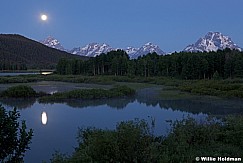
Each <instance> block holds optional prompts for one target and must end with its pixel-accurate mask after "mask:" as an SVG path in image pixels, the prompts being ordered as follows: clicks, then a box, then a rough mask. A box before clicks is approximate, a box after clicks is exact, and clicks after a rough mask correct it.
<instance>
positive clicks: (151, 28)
mask: <svg viewBox="0 0 243 163" xmlns="http://www.w3.org/2000/svg"><path fill="white" fill-rule="evenodd" d="M242 6H243V0H232V1H230V0H69V1H67V0H41V1H33V0H23V1H20V0H6V1H2V2H1V5H0V15H1V24H0V33H18V34H21V35H24V36H26V37H28V38H31V39H34V40H42V39H44V38H46V37H47V36H49V35H51V36H53V37H55V38H57V39H58V40H59V41H60V42H61V43H62V45H63V46H64V47H65V48H67V49H71V48H73V47H78V46H84V45H86V44H88V43H91V42H98V43H108V44H109V45H111V46H112V47H114V48H124V47H126V46H130V45H132V46H135V47H140V46H141V45H143V44H144V43H146V42H149V41H150V42H153V43H155V44H157V45H159V46H160V48H161V49H162V50H164V51H166V52H171V51H180V50H182V49H184V48H185V47H186V46H187V45H188V44H191V43H194V42H195V41H197V39H198V38H199V37H202V36H204V35H205V34H206V33H207V32H209V31H219V32H221V33H223V34H225V35H228V36H230V37H231V38H232V39H233V41H234V42H235V43H236V44H238V45H239V46H241V47H243V19H242V15H243V8H242ZM41 13H46V14H47V15H48V17H49V19H48V21H47V22H42V21H41V20H40V14H41Z"/></svg>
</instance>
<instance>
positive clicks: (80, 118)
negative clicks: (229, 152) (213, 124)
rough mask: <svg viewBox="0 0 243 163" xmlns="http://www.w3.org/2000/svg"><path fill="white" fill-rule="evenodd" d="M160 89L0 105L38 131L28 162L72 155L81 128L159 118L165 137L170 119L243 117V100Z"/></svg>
mask: <svg viewBox="0 0 243 163" xmlns="http://www.w3.org/2000/svg"><path fill="white" fill-rule="evenodd" d="M153 89H154V90H153ZM156 90H158V89H157V88H146V89H142V90H140V91H138V94H137V95H136V96H134V97H130V98H119V99H110V100H109V99H108V100H107V99H106V100H90V101H89V100H88V101H87V100H86V101H81V100H72V101H66V102H65V103H53V104H43V103H39V102H38V100H36V99H28V100H26V99H24V100H23V99H22V100H20V99H18V100H16V99H15V100H14V99H0V103H1V104H2V105H4V106H5V107H6V108H8V109H11V108H13V107H17V108H18V109H19V111H20V114H21V119H22V120H26V123H27V126H28V128H32V129H33V130H34V136H33V139H32V144H31V145H30V148H31V150H30V151H28V152H27V153H26V156H25V162H27V163H32V162H35V163H38V162H42V161H43V160H45V161H47V162H49V160H50V158H51V156H52V154H53V153H54V152H55V151H57V150H58V151H61V152H62V153H67V154H70V153H71V152H72V151H74V148H75V147H76V146H77V143H76V135H77V131H78V128H79V127H88V126H92V127H97V128H102V129H115V127H116V124H117V123H119V122H121V121H126V120H134V119H135V118H139V119H145V120H147V121H148V122H151V120H152V119H155V134H156V135H161V134H163V135H165V134H167V133H168V132H169V130H170V125H169V123H168V122H166V121H167V120H172V121H174V120H180V119H183V118H185V117H187V116H188V115H189V116H191V117H194V118H195V119H197V120H199V121H200V120H203V119H205V117H207V116H208V114H213V115H227V114H238V113H240V114H242V108H243V103H242V102H241V101H235V100H233V101H218V100H213V101H209V100H208V99H207V100H205V99H201V100H163V99H160V98H158V96H155V93H154V92H155V91H156ZM233 106H234V107H233Z"/></svg>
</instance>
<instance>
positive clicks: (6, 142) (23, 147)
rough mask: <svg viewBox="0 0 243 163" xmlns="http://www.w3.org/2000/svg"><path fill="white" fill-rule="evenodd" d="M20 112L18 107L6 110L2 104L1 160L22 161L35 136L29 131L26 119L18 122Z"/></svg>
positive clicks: (19, 162)
mask: <svg viewBox="0 0 243 163" xmlns="http://www.w3.org/2000/svg"><path fill="white" fill-rule="evenodd" d="M19 118H20V114H19V112H18V111H17V110H16V109H13V111H6V110H5V108H3V107H2V106H1V105H0V162H7V163H21V162H23V158H24V154H25V152H26V151H27V150H28V149H30V148H29V145H30V143H31V139H32V136H33V130H32V129H30V130H29V131H27V127H26V124H25V121H22V122H21V125H20V124H19V122H18V119H19Z"/></svg>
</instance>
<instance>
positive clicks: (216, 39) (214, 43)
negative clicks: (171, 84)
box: [40, 32, 243, 59]
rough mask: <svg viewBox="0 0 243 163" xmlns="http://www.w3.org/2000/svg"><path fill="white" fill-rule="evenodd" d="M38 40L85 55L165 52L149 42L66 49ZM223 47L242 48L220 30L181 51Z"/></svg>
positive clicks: (55, 45) (50, 39)
mask: <svg viewBox="0 0 243 163" xmlns="http://www.w3.org/2000/svg"><path fill="white" fill-rule="evenodd" d="M40 42H41V43H42V44H44V45H46V46H49V47H52V48H55V49H58V50H62V51H66V52H68V53H71V54H76V55H81V56H87V57H95V56H97V55H100V54H101V53H107V52H109V51H112V50H117V49H122V50H124V51H126V53H127V54H128V55H129V56H130V58H131V59H136V58H138V57H139V56H143V55H146V54H148V53H153V52H156V53H157V54H159V55H165V54H166V53H165V52H164V51H163V50H161V49H160V47H159V46H158V45H155V44H153V43H151V42H148V43H146V44H144V45H143V46H142V47H140V48H135V47H132V46H129V47H127V48H113V47H111V46H110V45H108V44H105V43H102V44H99V43H90V44H88V45H85V46H81V47H76V48H73V49H71V50H66V49H65V48H64V47H63V46H62V45H61V43H60V42H59V41H58V40H57V39H55V38H53V37H51V36H49V37H47V38H46V39H45V40H43V41H40ZM225 48H230V49H237V50H239V51H243V49H242V48H240V47H239V46H238V45H236V44H235V43H234V42H233V41H232V40H231V38H230V37H229V36H225V35H223V34H222V33H220V32H208V33H207V34H206V35H205V36H204V37H201V38H200V39H199V40H198V41H196V42H195V43H194V44H190V45H188V46H187V47H186V48H184V49H183V50H182V51H185V52H204V51H206V52H210V51H217V50H223V49H225Z"/></svg>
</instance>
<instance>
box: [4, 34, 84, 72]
mask: <svg viewBox="0 0 243 163" xmlns="http://www.w3.org/2000/svg"><path fill="white" fill-rule="evenodd" d="M61 58H76V59H85V57H80V56H77V55H72V54H69V53H66V52H63V51H59V50H56V49H53V48H49V47H47V46H44V45H42V44H41V43H39V42H36V41H33V40H31V39H28V38H25V37H23V36H21V35H13V34H0V70H25V69H42V68H45V69H54V68H55V67H56V64H57V63H58V61H59V60H60V59H61Z"/></svg>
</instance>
